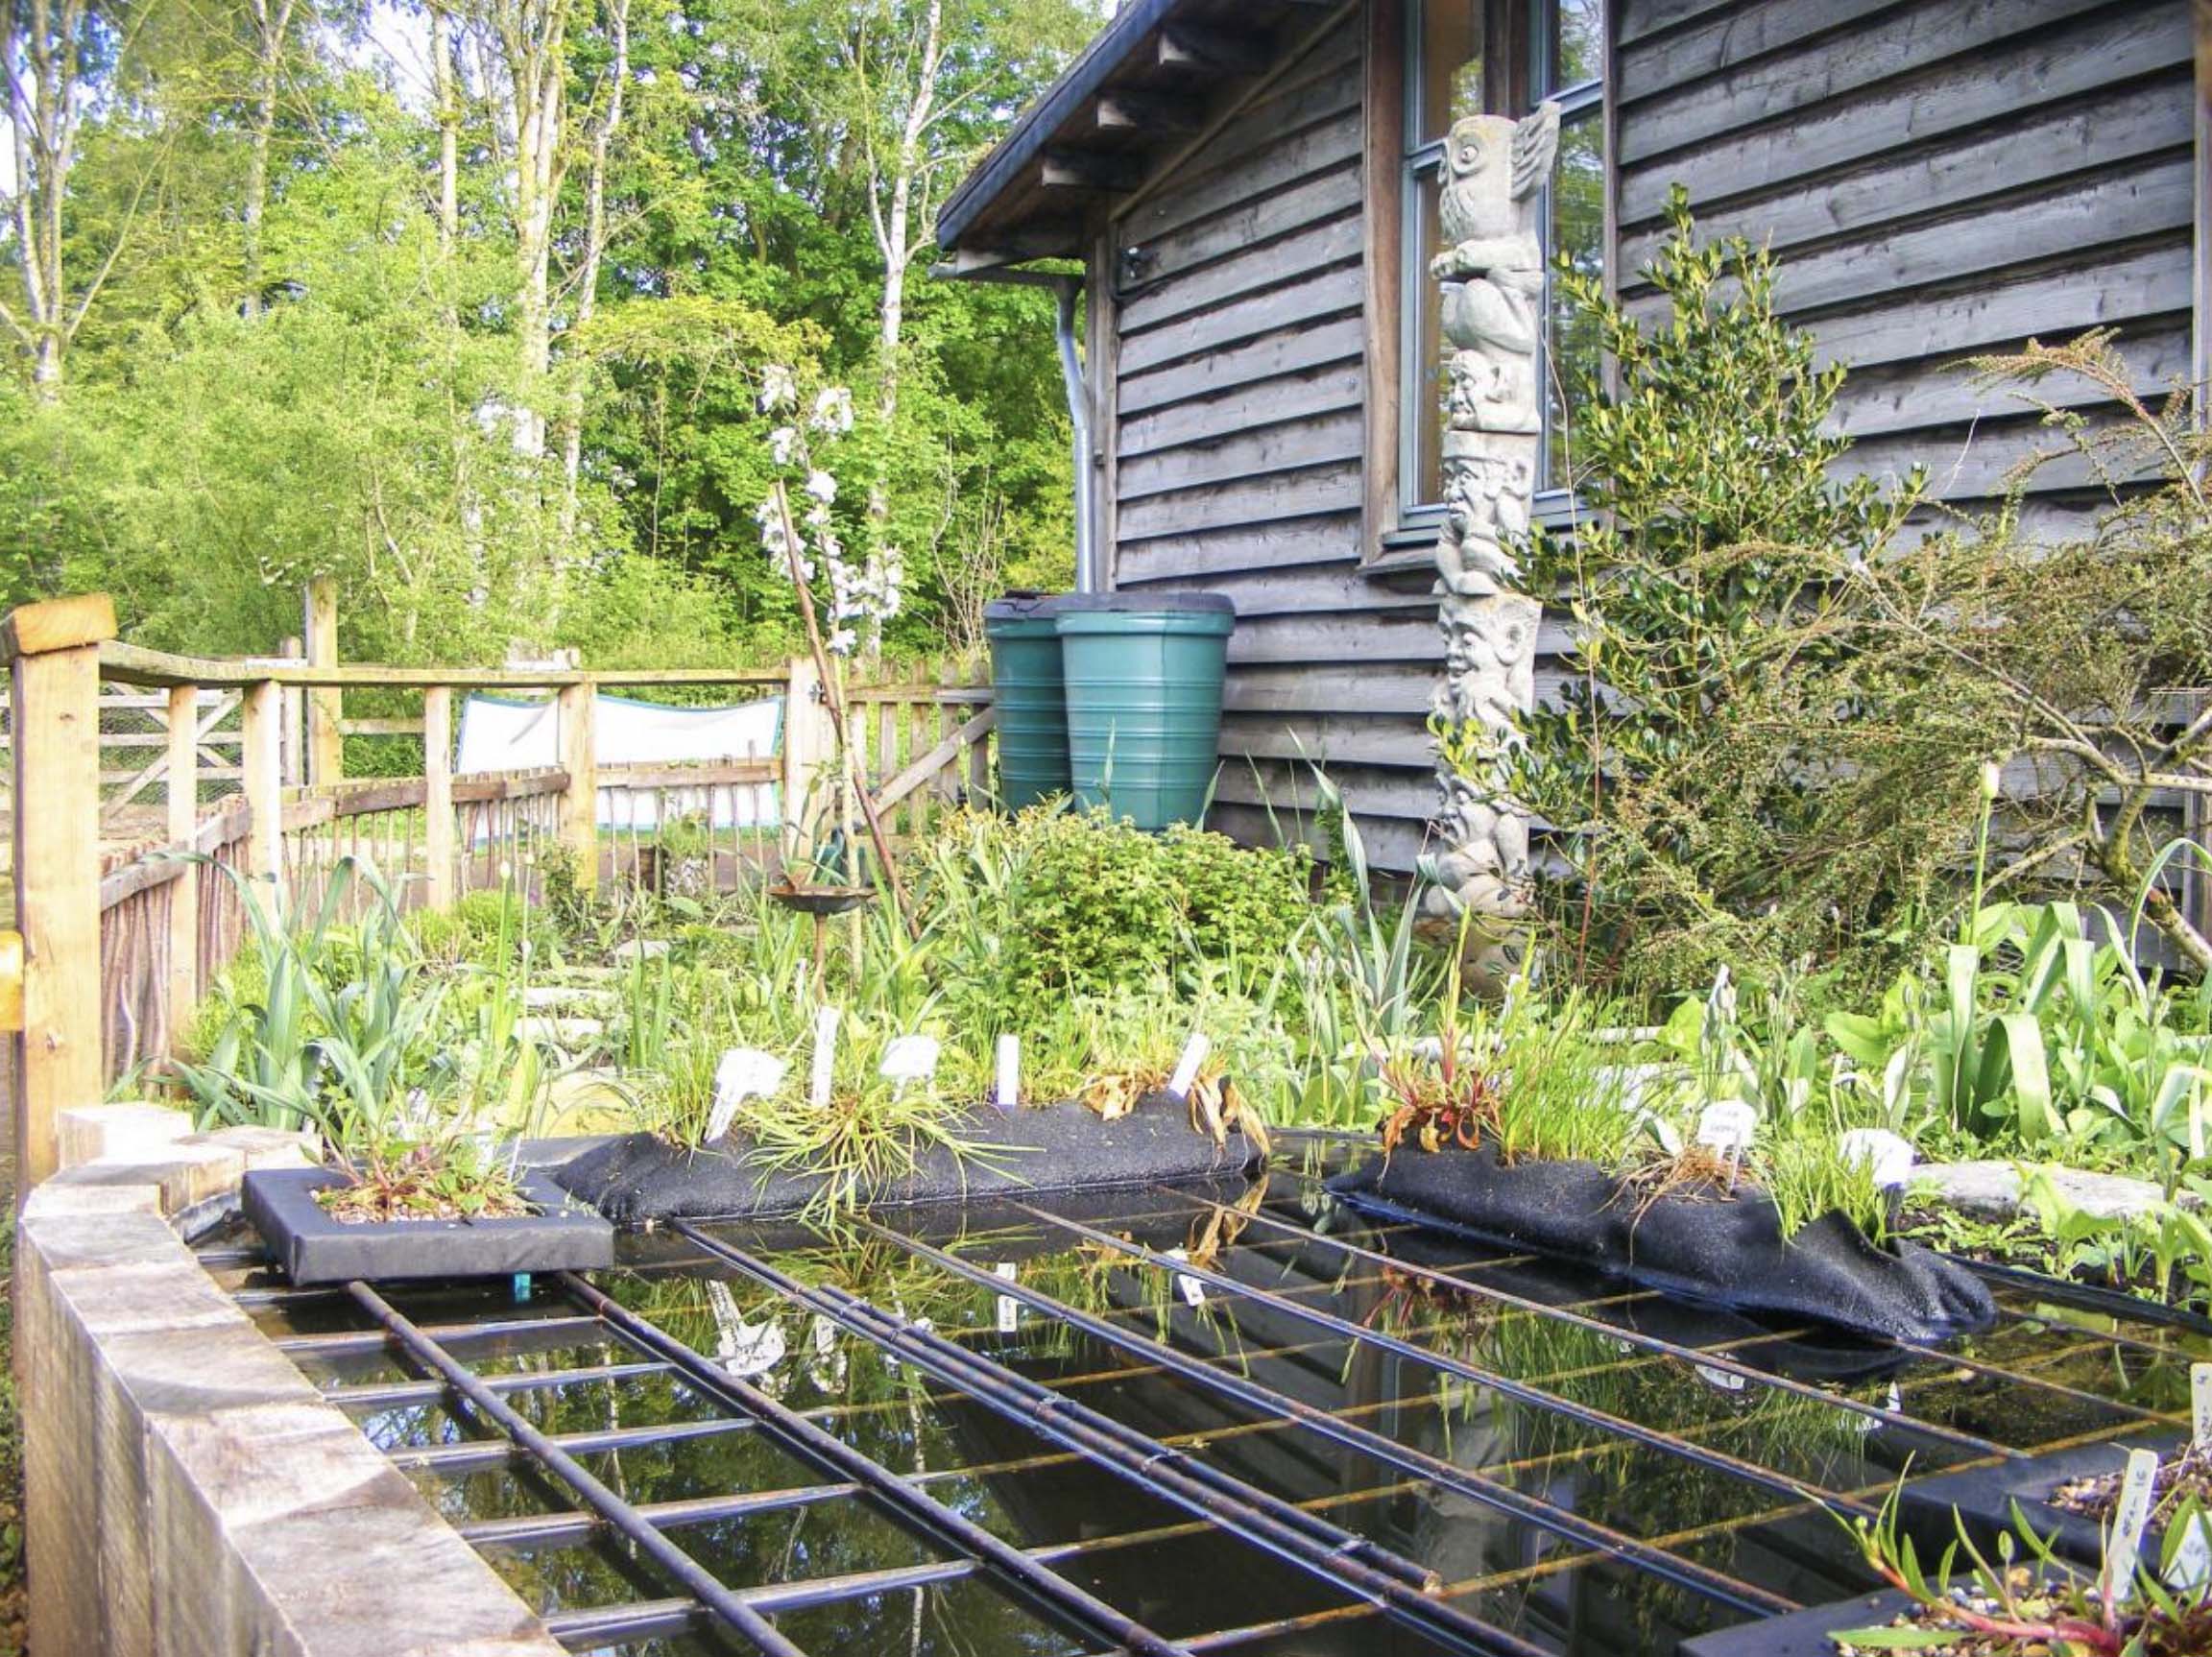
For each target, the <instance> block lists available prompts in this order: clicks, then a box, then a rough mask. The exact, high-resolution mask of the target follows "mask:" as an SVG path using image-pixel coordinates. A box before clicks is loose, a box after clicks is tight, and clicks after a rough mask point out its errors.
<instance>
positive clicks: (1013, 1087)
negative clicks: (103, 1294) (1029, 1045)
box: [998, 1036, 1022, 1111]
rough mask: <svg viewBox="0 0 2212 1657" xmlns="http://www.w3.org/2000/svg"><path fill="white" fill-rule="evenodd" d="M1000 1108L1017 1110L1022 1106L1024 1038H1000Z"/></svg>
mask: <svg viewBox="0 0 2212 1657" xmlns="http://www.w3.org/2000/svg"><path fill="white" fill-rule="evenodd" d="M998 1108H999V1109H1000V1110H1002V1111H1017V1110H1020V1109H1021V1108H1022V1038H1021V1037H1020V1036H1000V1037H999V1038H998Z"/></svg>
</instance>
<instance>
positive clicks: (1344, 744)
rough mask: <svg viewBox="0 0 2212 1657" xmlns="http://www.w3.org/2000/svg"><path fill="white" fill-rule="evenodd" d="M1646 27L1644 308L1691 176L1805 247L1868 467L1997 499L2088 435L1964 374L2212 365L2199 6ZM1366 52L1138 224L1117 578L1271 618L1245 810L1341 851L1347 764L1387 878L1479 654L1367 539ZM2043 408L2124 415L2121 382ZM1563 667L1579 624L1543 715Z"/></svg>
mask: <svg viewBox="0 0 2212 1657" xmlns="http://www.w3.org/2000/svg"><path fill="white" fill-rule="evenodd" d="M1614 17H1615V23H1614V28H1615V39H1614V44H1613V59H1612V76H1611V84H1612V86H1613V88H1614V105H1613V110H1612V116H1613V123H1614V125H1613V142H1614V146H1615V164H1616V178H1615V191H1616V195H1615V202H1614V206H1615V209H1616V222H1617V225H1618V242H1617V246H1616V250H1615V252H1616V257H1615V262H1614V269H1615V270H1616V271H1617V272H1618V273H1621V277H1620V279H1621V283H1622V287H1623V295H1624V297H1625V298H1626V299H1627V300H1629V301H1630V302H1631V303H1632V304H1640V305H1642V306H1643V307H1644V308H1645V310H1646V312H1647V314H1650V313H1651V312H1652V311H1653V310H1654V301H1653V300H1652V298H1651V296H1650V293H1649V290H1648V289H1647V288H1642V287H1639V285H1638V284H1637V282H1636V280H1635V278H1634V276H1633V274H1632V273H1633V271H1634V270H1635V268H1636V267H1637V266H1639V265H1640V264H1641V263H1642V262H1643V261H1644V260H1646V259H1647V258H1648V257H1649V255H1650V253H1651V252H1652V250H1653V248H1654V247H1655V245H1656V241H1657V238H1658V235H1659V234H1660V231H1661V228H1662V225H1661V220H1660V215H1661V210H1662V208H1663V205H1664V204H1665V201H1666V198H1667V192H1668V189H1669V187H1670V186H1671V184H1672V183H1674V182H1676V181H1679V182H1681V183H1682V184H1684V185H1685V187H1686V188H1687V189H1688V190H1689V192H1690V195H1691V199H1692V204H1693V205H1694V207H1695V210H1696V212H1697V214H1698V218H1699V222H1700V224H1701V225H1702V226H1703V227H1704V228H1706V229H1708V230H1710V231H1714V232H1742V233H1743V234H1745V235H1747V236H1750V237H1752V238H1753V239H1755V240H1760V241H1764V242H1767V243H1769V244H1770V245H1771V246H1772V247H1773V248H1774V249H1775V251H1776V252H1778V253H1780V254H1781V255H1782V256H1783V258H1784V261H1785V263H1784V276H1783V278H1782V283H1781V289H1780V298H1781V302H1782V304H1783V306H1784V308H1785V310H1786V312H1787V313H1788V315H1789V316H1790V317H1791V320H1792V321H1794V322H1796V323H1798V324H1801V325H1803V326H1804V327H1806V328H1807V329H1809V330H1810V331H1811V332H1812V334H1813V335H1814V337H1815V340H1816V342H1817V343H1818V347H1819V350H1820V352H1821V356H1822V360H1823V361H1830V360H1839V361H1843V362H1845V363H1847V364H1849V365H1850V366H1851V367H1852V369H1853V373H1852V376H1851V379H1850V380H1849V382H1848V383H1847V385H1846V389H1845V391H1844V395H1843V397H1842V400H1841V402H1840V404H1839V408H1838V411H1837V419H1838V423H1839V426H1840V427H1841V429H1843V430H1844V431H1846V432H1848V433H1849V434H1850V435H1851V436H1852V437H1853V438H1854V439H1855V440H1856V444H1857V446H1856V447H1855V448H1854V450H1853V451H1852V453H1851V455H1850V456H1849V457H1848V458H1847V460H1846V461H1845V462H1844V463H1843V466H1842V468H1841V469H1842V470H1844V471H1845V472H1847V473H1852V474H1858V473H1870V474H1873V475H1877V476H1886V475H1901V474H1902V473H1903V472H1904V471H1905V470H1906V469H1907V468H1910V467H1911V466H1912V465H1914V464H1916V463H1917V464H1921V465H1924V466H1925V467H1927V468H1928V470H1929V472H1930V474H1931V483H1932V488H1933V489H1934V491H1935V492H1936V494H1938V495H1940V496H1942V497H1944V498H1946V499H1948V500H1950V501H1952V502H1954V503H1958V504H1961V505H1971V504H1973V503H1976V502H1980V501H1985V500H1987V499H1988V498H1989V497H1990V496H1991V495H1992V494H1993V493H1994V492H1997V491H1998V490H1999V489H2000V488H2001V487H2002V485H2003V480H2004V478H2005V476H2006V475H2007V473H2008V471H2009V470H2010V469H2011V468H2014V467H2016V466H2018V465H2019V464H2020V463H2021V462H2023V461H2024V460H2027V459H2029V458H2031V457H2032V456H2033V455H2034V454H2035V453H2036V452H2037V451H2038V450H2039V449H2041V448H2044V447H2048V446H2051V445H2052V444H2054V442H2055V439H2054V436H2053V434H2052V433H2050V432H2049V431H2048V430H2046V429H2044V428H2042V427H2041V426H2040V425H2039V424H2038V416H2037V415H2036V414H2035V413H2034V412H2033V411H2031V410H2028V409H2026V408H2024V407H2023V405H2021V404H2020V403H2019V402H2017V401H2016V400H2015V399H2013V398H2011V397H2009V396H2008V395H2007V394H2006V393H2004V392H2003V391H2001V390H1995V389H1991V388H1988V387H1985V386H1978V385H1976V384H1974V383H1973V381H1972V379H1971V378H1970V376H1968V375H1967V374H1966V373H1964V372H1960V367H1959V365H1960V362H1961V359H1963V358H1965V357H1967V356H1969V355H1972V354H1975V353H1978V352H1984V351H1991V350H2003V349H2007V348H2014V347H2017V346H2019V345H2021V344H2022V343H2024V342H2025V341H2027V340H2028V339H2030V338H2031V337H2040V338H2044V339H2057V338H2064V337H2068V336H2070V335H2072V334H2074V333H2077V332H2079V331H2080V330H2082V329H2084V328H2088V327H2092V326H2112V327H2116V328H2118V329H2119V330H2120V348H2121V351H2122V353H2123V354H2124V356H2125V357H2126V359H2127V361H2128V365H2129V368H2130V371H2131V372H2132V374H2133V375H2134V378H2135V382H2136V384H2137V386H2138V387H2139V388H2140V389H2142V390H2145V391H2155V390H2156V389H2158V388H2160V387H2162V386H2164V385H2165V384H2167V383H2168V382H2170V381H2171V380H2172V379H2173V378H2174V377H2175V376H2176V375H2183V374H2186V373H2187V372H2188V371H2189V365H2190V360H2191V343H2192V333H2191V322H2190V318H2191V306H2192V302H2193V298H2192V268H2193V258H2194V252H2193V233H2194V210H2195V209H2194V198H2195V191H2196V167H2197V157H2196V152H2195V148H2194V132H2193V125H2192V123H2193V111H2194V102H2193V100H2194V82H2193V70H2192V60H2191V59H2192V43H2191V38H2190V19H2189V9H2188V4H2187V0H1911V3H1908V4H1902V5H1900V4H1897V3H1896V0H1617V4H1616V7H1615V12H1614ZM1365 33H1366V31H1365V24H1364V20H1363V19H1360V18H1358V17H1354V18H1352V19H1350V20H1348V21H1347V23H1346V24H1345V25H1344V26H1343V27H1341V28H1340V29H1338V30H1337V31H1335V32H1334V34H1333V35H1332V36H1329V37H1328V38H1326V39H1325V40H1323V41H1321V42H1320V43H1319V44H1318V45H1316V46H1315V47H1314V48H1312V49H1311V50H1310V51H1309V52H1308V53H1307V54H1306V56H1305V57H1304V58H1303V59H1302V60H1300V61H1299V62H1298V63H1296V64H1293V65H1291V66H1289V67H1288V68H1286V70H1285V71H1283V72H1282V73H1281V74H1279V75H1278V76H1277V77H1275V79H1274V80H1272V81H1271V82H1269V83H1268V84H1265V85H1263V86H1262V88H1261V89H1260V90H1259V92H1258V93H1256V94H1255V96H1254V98H1253V100H1252V101H1251V102H1250V103H1249V105H1248V106H1247V107H1246V108H1243V109H1241V110H1239V111H1238V112H1237V113H1235V114H1233V115H1232V116H1230V117H1229V118H1228V120H1227V121H1226V122H1225V123H1224V124H1223V126H1222V127H1221V128H1220V130H1219V131H1217V132H1214V134H1213V135H1212V136H1210V137H1208V138H1206V139H1205V140H1204V141H1203V142H1201V143H1200V144H1199V145H1198V146H1197V147H1196V148H1194V149H1193V150H1192V151H1190V153H1189V154H1188V155H1186V156H1184V157H1182V158H1181V159H1180V160H1179V161H1177V162H1176V163H1175V164H1173V165H1172V166H1171V167H1170V168H1169V169H1168V170H1167V171H1166V173H1165V174H1163V175H1162V176H1161V177H1160V178H1159V179H1157V180H1155V182H1154V183H1153V184H1152V185H1151V186H1150V187H1148V189H1147V190H1146V191H1145V192H1144V193H1143V194H1142V196H1141V197H1140V198H1139V199H1138V201H1137V202H1136V204H1134V205H1133V206H1132V207H1131V208H1129V209H1128V210H1127V211H1126V212H1125V213H1123V214H1122V215H1121V216H1120V217H1119V218H1118V221H1117V222H1116V226H1115V228H1114V230H1113V232H1112V234H1111V235H1110V237H1109V238H1108V239H1107V241H1106V242H1105V243H1104V244H1103V250H1102V251H1103V252H1104V255H1105V257H1104V261H1103V262H1104V266H1105V274H1106V275H1107V276H1109V277H1110V278H1117V279H1118V280H1117V292H1116V293H1115V295H1114V297H1113V299H1112V300H1111V301H1109V302H1107V303H1105V304H1104V305H1103V306H1102V308H1101V311H1100V314H1099V316H1098V317H1097V318H1096V319H1095V323H1096V327H1097V344H1098V345H1099V347H1100V348H1099V349H1098V350H1094V365H1096V368H1097V370H1098V371H1100V372H1096V373H1095V374H1094V385H1095V390H1096V395H1097V396H1098V399H1099V403H1098V413H1099V417H1100V420H1099V428H1100V432H1101V442H1100V448H1101V451H1102V456H1103V461H1104V464H1103V466H1102V468H1101V476H1102V481H1103V488H1102V493H1103V494H1104V496H1105V499H1104V501H1103V503H1102V506H1101V516H1102V520H1103V523H1104V526H1105V536H1104V540H1105V543H1106V548H1107V567H1108V570H1109V574H1110V577H1111V579H1112V581H1113V583H1114V585H1115V586H1116V587H1118V588H1124V589H1130V590H1168V589H1172V588H1180V587H1191V588H1209V589H1212V590H1214V591H1218V592H1223V593H1227V594H1229V595H1230V596H1231V597H1232V598H1234V599H1235V601H1236V603H1237V607H1238V615H1239V625H1238V632H1237V634H1236V635H1235V636H1234V637H1233V639H1232V641H1231V645H1230V662H1231V666H1230V675H1229V683H1228V687H1227V696H1226V704H1225V708H1226V711H1225V714H1224V720H1223V734H1222V755H1223V759H1224V765H1223V770H1222V775H1221V780H1220V783H1219V788H1218V792H1217V796H1216V799H1217V804H1216V807H1215V813H1214V821H1215V822H1216V823H1217V824H1218V825H1220V826H1221V827H1224V828H1229V829H1230V830H1231V831H1233V832H1237V833H1240V834H1245V835H1249V836H1253V837H1263V836H1266V835H1268V834H1271V833H1272V832H1274V831H1276V830H1277V829H1280V828H1291V829H1298V828H1310V827H1311V826H1310V822H1308V821H1306V820H1305V819H1303V818H1302V815H1301V813H1302V811H1303V810H1305V809H1307V808H1310V804H1311V800H1312V790H1311V787H1310V780H1308V779H1307V777H1306V767H1305V763H1304V761H1305V760H1307V759H1312V760H1316V761H1320V762H1322V763H1324V764H1326V765H1327V767H1328V769H1329V771H1330V773H1331V775H1332V777H1333V778H1334V779H1335V780H1337V781H1338V782H1339V784H1340V785H1342V786H1343V787H1344V789H1345V792H1346V794H1347V796H1348V797H1349V798H1350V799H1351V800H1352V802H1353V804H1354V805H1355V807H1356V808H1357V809H1358V813H1359V816H1360V822H1361V827H1362V829H1363V831H1364V833H1365V835H1366V838H1367V841H1368V844H1369V850H1370V853H1371V854H1373V855H1374V856H1375V858H1376V860H1377V861H1378V862H1380V863H1383V864H1385V865H1391V866H1397V867H1406V866H1408V865H1409V864H1410V861H1411V859H1412V857H1413V856H1414V854H1415V853H1417V851H1418V850H1419V848H1420V846H1421V843H1422V839H1423V834H1424V828H1425V824H1426V820H1427V817H1428V814H1429V811H1430V810H1431V806H1432V804H1433V783H1432V781H1431V777H1430V773H1429V761H1428V749H1427V739H1426V732H1425V729H1424V717H1425V714H1426V712H1427V709H1428V706H1429V697H1430V689H1431V684H1432V683H1433V679H1434V676H1435V674H1436V673H1437V672H1438V671H1439V670H1440V668H1441V665H1442V646H1441V642H1440V640H1439V637H1438V636H1437V632H1436V629H1435V625H1434V616H1435V610H1434V604H1433V601H1432V600H1431V598H1430V597H1429V595H1428V593H1427V590H1426V588H1427V583H1426V581H1424V580H1422V579H1421V578H1420V577H1419V575H1418V574H1417V573H1407V572H1399V573H1396V574H1393V575H1390V576H1382V575H1379V574H1378V573H1376V572H1375V571H1374V570H1373V569H1372V568H1370V567H1369V565H1368V564H1367V563H1366V554H1367V551H1368V550H1369V549H1368V548H1367V547H1366V546H1365V544H1364V541H1363V537H1364V535H1365V533H1366V532H1365V529H1364V527H1363V526H1364V519H1363V516H1362V508H1363V504H1364V501H1365V494H1366V488H1367V483H1368V480H1367V478H1366V477H1365V476H1364V461H1363V456H1364V453H1365V446H1366V420H1367V418H1368V398H1369V396H1370V392H1371V390H1373V389H1374V388H1372V387H1371V384H1370V378H1371V376H1370V372H1369V367H1368V363H1367V360H1366V357H1365V355H1364V350H1365V344H1364V342H1365V340H1366V337H1367V323H1368V319H1367V317H1366V315H1365V312H1364V305H1365V302H1366V300H1365V295H1366V282H1367V276H1368V273H1367V271H1366V269H1365V259H1366V257H1367V254H1368V251H1369V249H1368V244H1369V236H1370V224H1371V220H1370V215H1369V213H1368V211H1367V206H1368V204H1367V203H1366V202H1365V201H1364V200H1363V196H1362V169H1361V153H1362V144H1363V131H1364V124H1365V116H1366V111H1364V110H1363V108H1361V98H1362V88H1363V86H1364V85H1365V84H1367V75H1366V67H1365V64H1364V59H1363V54H1364V50H1365V47H1364V40H1365ZM1130 250H1136V251H1137V252H1138V256H1139V257H1140V258H1141V259H1142V268H1141V272H1140V273H1139V274H1137V275H1136V276H1130V275H1129V269H1130V267H1129V266H1128V265H1127V263H1126V262H1125V257H1124V255H1125V254H1127V253H1128V252H1129V251H1130ZM2043 389H2044V393H2045V395H2046V396H2049V397H2051V398H2052V399H2053V400H2055V401H2056V402H2058V403H2060V404H2063V405H2066V406H2070V407H2077V408H2080V409H2081V410H2083V411H2084V412H2085V413H2088V414H2090V415H2091V416H2092V417H2102V416H2104V415H2107V414H2109V412H2110V408H2109V405H2108V404H2105V403H2104V402H2103V401H2102V400H2101V394H2099V393H2098V392H2097V391H2096V390H2095V389H2094V388H2092V387H2089V386H2087V385H2086V384H2080V383H2076V384H2064V383H2058V382H2053V383H2051V384H2049V385H2047V386H2046V387H2044V388H2043ZM1377 395H1380V396H1395V393H1394V391H1392V390H1390V389H1389V388H1383V389H1382V390H1381V391H1380V392H1379V393H1378V394H1377ZM2089 481H2090V480H2089V479H2088V478H2087V477H2086V475H2085V474H2084V471H2083V469H2082V468H2081V467H2080V465H2078V464H2073V463H2060V464H2057V465H2054V466H2052V467H2050V468H2045V469H2044V470H2043V471H2042V472H2041V473H2040V474H2039V475H2038V477H2037V480H2036V483H2035V485H2034V488H2035V489H2036V491H2037V492H2038V494H2039V496H2040V497H2041V498H2040V499H2039V501H2038V503H2037V511H2036V513H2035V515H2034V516H2035V518H2036V520H2037V521H2038V522H2041V523H2044V524H2046V525H2051V526H2055V527H2064V526H2066V525H2068V524H2070V523H2077V522H2079V521H2080V515H2081V514H2083V513H2086V512H2089V511H2092V510H2094V508H2095V505H2096V497H2095V496H2094V495H2093V494H2092V493H2091V492H2089V491H2088V490H2087V489H2086V487H2085V486H2086V485H2087V484H2088V483H2089ZM1562 641H1563V633H1562V631H1561V630H1560V629H1559V628H1558V626H1557V625H1556V624H1555V623H1554V624H1553V625H1551V626H1550V627H1548V629H1547V637H1546V639H1545V646H1546V648H1545V656H1544V660H1542V662H1541V663H1540V666H1541V669H1542V670H1541V671H1540V673H1539V677H1538V684H1539V692H1540V693H1543V692H1545V691H1547V690H1549V689H1551V687H1553V686H1555V685H1556V684H1557V683H1558V671H1557V665H1556V662H1557V657H1556V647H1557V646H1558V645H1559V644H1560V643H1561V642H1562Z"/></svg>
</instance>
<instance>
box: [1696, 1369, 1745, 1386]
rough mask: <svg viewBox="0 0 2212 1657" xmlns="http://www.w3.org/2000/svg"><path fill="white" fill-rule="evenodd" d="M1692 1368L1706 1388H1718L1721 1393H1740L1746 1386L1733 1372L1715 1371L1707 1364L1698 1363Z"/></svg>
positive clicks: (1740, 1377) (1741, 1378)
mask: <svg viewBox="0 0 2212 1657" xmlns="http://www.w3.org/2000/svg"><path fill="white" fill-rule="evenodd" d="M1694 1367H1695V1369H1696V1371H1697V1379H1698V1380H1700V1381H1703V1382H1704V1383H1705V1384H1706V1385H1707V1386H1712V1387H1718V1388H1719V1390H1720V1391H1722V1392H1742V1391H1743V1388H1744V1386H1745V1384H1746V1383H1745V1381H1744V1380H1743V1377H1742V1376H1740V1375H1738V1374H1737V1373H1736V1372H1735V1371H1734V1370H1728V1369H1715V1368H1714V1367H1713V1366H1712V1365H1711V1364H1709V1363H1700V1364H1697V1365H1695V1366H1694Z"/></svg>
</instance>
